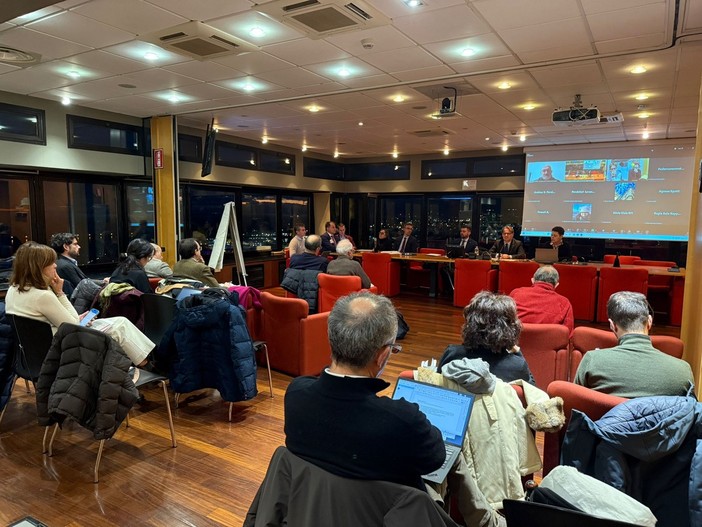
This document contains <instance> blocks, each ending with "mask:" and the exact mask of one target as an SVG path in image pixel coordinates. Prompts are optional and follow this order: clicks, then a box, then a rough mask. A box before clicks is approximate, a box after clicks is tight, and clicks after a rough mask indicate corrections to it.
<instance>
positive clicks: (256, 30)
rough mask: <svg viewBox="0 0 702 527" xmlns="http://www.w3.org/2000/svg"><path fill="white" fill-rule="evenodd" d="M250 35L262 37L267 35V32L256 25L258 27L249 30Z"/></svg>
mask: <svg viewBox="0 0 702 527" xmlns="http://www.w3.org/2000/svg"><path fill="white" fill-rule="evenodd" d="M249 35H251V36H252V37H254V38H261V37H264V36H266V32H265V31H264V30H263V28H260V27H258V26H256V27H252V28H251V29H250V30H249Z"/></svg>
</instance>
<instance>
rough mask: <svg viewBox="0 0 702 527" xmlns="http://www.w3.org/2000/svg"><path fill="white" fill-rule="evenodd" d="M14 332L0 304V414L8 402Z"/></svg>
mask: <svg viewBox="0 0 702 527" xmlns="http://www.w3.org/2000/svg"><path fill="white" fill-rule="evenodd" d="M14 345H15V340H14V332H13V331H12V326H10V322H9V321H8V320H7V316H5V302H0V412H1V411H2V409H3V408H5V405H6V404H7V403H8V401H9V400H10V394H11V393H12V385H13V383H14V381H15V370H14V368H13V367H12V363H13V360H12V359H13V354H14Z"/></svg>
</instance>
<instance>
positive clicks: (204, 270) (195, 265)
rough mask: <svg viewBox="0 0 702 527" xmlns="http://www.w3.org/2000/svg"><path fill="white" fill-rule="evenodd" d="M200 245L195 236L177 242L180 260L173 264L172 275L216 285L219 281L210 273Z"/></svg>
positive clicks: (212, 285) (210, 270)
mask: <svg viewBox="0 0 702 527" xmlns="http://www.w3.org/2000/svg"><path fill="white" fill-rule="evenodd" d="M201 250H202V247H200V243H199V242H198V241H197V240H196V239H195V238H186V239H184V240H181V241H180V243H179V244H178V254H179V255H180V260H178V261H177V262H176V264H175V265H174V266H173V276H174V277H180V278H190V279H191V280H198V281H200V282H202V283H203V284H205V285H207V286H210V287H217V286H218V285H219V282H217V279H216V278H215V277H214V275H213V274H212V269H210V268H209V267H208V266H207V264H206V263H205V260H204V258H203V257H202V254H201Z"/></svg>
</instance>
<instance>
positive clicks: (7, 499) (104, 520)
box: [0, 290, 677, 527]
mask: <svg viewBox="0 0 702 527" xmlns="http://www.w3.org/2000/svg"><path fill="white" fill-rule="evenodd" d="M275 291H276V290H274V291H273V292H275ZM393 300H394V302H395V304H396V306H397V307H398V308H399V309H400V310H401V311H402V313H403V314H404V316H405V318H406V320H407V322H408V323H409V325H410V328H411V330H410V332H409V334H408V336H407V338H406V339H405V340H404V341H402V345H403V352H402V353H401V354H399V355H396V356H393V359H392V361H391V362H390V364H389V365H388V367H387V368H386V371H385V373H384V375H383V377H384V378H385V379H386V380H388V381H389V382H393V380H394V379H395V378H396V377H397V375H398V373H399V372H400V371H402V370H406V369H412V368H414V367H416V366H417V364H419V362H420V361H421V360H424V359H428V358H432V357H435V358H437V359H438V358H439V357H440V355H441V352H442V351H443V349H444V348H445V347H446V346H447V345H448V344H450V343H457V342H460V337H459V335H460V327H461V323H462V317H461V310H460V309H458V308H455V307H453V306H452V305H451V303H450V301H449V300H448V299H443V298H440V299H429V298H427V297H426V296H425V294H424V292H416V293H403V294H402V295H400V296H399V297H397V298H395V299H393ZM656 330H657V332H661V333H666V334H673V335H677V328H656ZM258 379H259V381H258V390H259V394H258V395H257V396H256V397H255V398H254V399H253V400H251V401H247V402H243V403H237V404H235V405H234V413H233V418H232V422H231V423H229V422H228V421H227V408H228V405H227V403H224V402H222V401H221V400H220V399H219V397H218V395H217V394H216V393H215V392H213V391H212V390H204V391H200V392H196V393H193V394H187V395H184V396H182V397H181V403H180V407H179V408H178V409H177V410H174V412H175V414H174V419H175V427H176V434H177V439H178V448H176V449H173V448H171V446H170V436H169V432H168V425H167V422H166V413H165V407H164V405H163V395H162V392H161V390H160V389H159V388H158V387H153V388H147V389H146V390H143V393H144V394H145V396H146V399H147V402H146V403H145V404H143V405H142V406H141V407H135V408H134V409H133V410H132V413H131V419H130V427H129V428H126V427H125V426H124V425H122V427H121V428H120V430H118V432H117V433H116V434H115V436H114V438H113V439H111V440H110V441H108V442H107V443H106V445H105V451H104V454H103V459H102V464H101V467H100V482H99V483H98V484H93V483H92V469H93V465H94V462H95V455H96V453H97V445H98V443H97V441H94V440H93V439H92V435H91V434H89V433H88V432H87V431H85V430H84V429H82V428H80V427H79V426H77V425H75V424H73V425H71V424H69V425H67V426H66V427H64V429H63V430H62V431H60V432H59V434H58V435H57V438H56V441H55V444H54V456H53V457H51V458H49V457H48V456H43V455H42V454H41V443H42V434H43V429H42V428H40V427H39V426H38V425H37V424H36V409H35V404H34V397H33V395H28V394H27V393H26V390H25V387H24V383H23V382H21V381H20V382H19V383H17V384H16V386H15V389H14V394H13V397H12V400H11V402H10V404H9V406H8V408H7V411H6V412H5V416H4V419H3V421H2V423H0V482H2V483H1V489H2V490H1V491H0V524H1V525H6V524H8V523H10V522H11V521H13V520H15V519H18V518H20V517H23V516H25V515H31V516H34V517H36V518H37V519H39V520H41V521H43V522H44V523H46V524H47V525H49V526H50V527H96V526H111V525H125V526H142V525H143V526H163V527H166V526H167V527H177V526H183V527H185V526H188V527H192V526H197V527H201V526H236V525H241V524H242V522H243V518H244V516H245V514H246V511H247V509H248V507H249V504H250V503H251V500H252V499H253V496H254V494H255V493H256V490H257V488H258V486H259V484H260V482H261V481H262V479H263V477H264V474H265V472H266V469H267V466H268V462H269V460H270V458H271V456H272V454H273V451H274V450H275V449H276V448H277V447H278V446H279V445H282V444H283V443H284V435H283V395H284V393H285V389H286V387H287V385H288V383H289V382H290V377H288V376H287V375H283V374H281V373H277V372H273V387H274V395H275V397H274V398H273V399H271V398H270V397H269V392H268V381H267V375H266V373H265V369H263V368H259V372H258ZM390 392H391V389H389V390H388V391H387V393H388V394H389V393H390Z"/></svg>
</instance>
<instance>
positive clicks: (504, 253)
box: [490, 225, 526, 260]
mask: <svg viewBox="0 0 702 527" xmlns="http://www.w3.org/2000/svg"><path fill="white" fill-rule="evenodd" d="M490 256H492V257H493V258H500V259H501V260H502V259H507V260H511V259H519V260H523V259H525V258H526V252H524V245H523V244H522V242H520V241H519V240H515V239H514V228H513V227H512V226H511V225H505V226H504V227H502V239H501V240H497V241H496V242H495V243H494V245H493V246H492V247H490Z"/></svg>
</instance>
